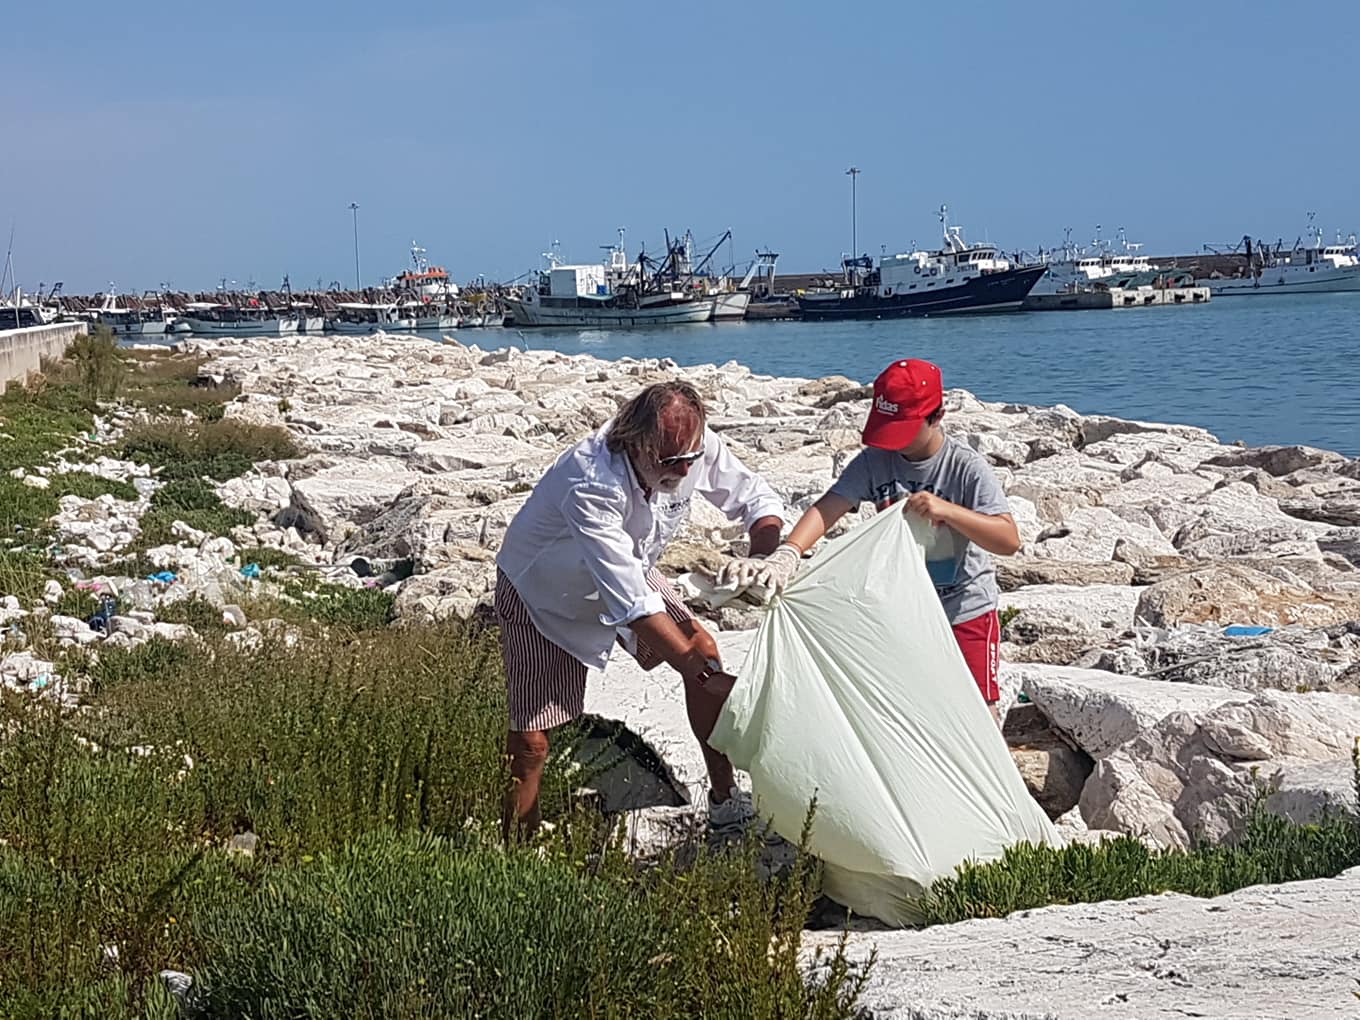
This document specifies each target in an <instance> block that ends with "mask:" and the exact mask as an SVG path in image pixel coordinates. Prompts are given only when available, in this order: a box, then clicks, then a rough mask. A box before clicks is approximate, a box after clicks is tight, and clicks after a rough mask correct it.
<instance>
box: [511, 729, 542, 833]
mask: <svg viewBox="0 0 1360 1020" xmlns="http://www.w3.org/2000/svg"><path fill="white" fill-rule="evenodd" d="M506 753H507V754H508V755H509V756H510V787H509V789H507V790H506V791H505V802H504V804H503V805H502V807H501V835H502V837H503V838H504V839H505V841H506V842H507V843H508V842H510V840H511V837H512V835H513V837H514V839H515V840H516V841H517V842H523V841H525V840H527V839H530V838H532V837H533V835H534V833H535V832H537V831H538V826H539V822H540V821H541V820H542V813H541V811H540V810H539V804H538V791H539V787H540V786H542V784H543V767H544V765H546V764H547V761H548V735H547V734H546V733H544V732H543V731H542V730H524V731H523V732H518V731H515V730H511V731H510V735H509V737H508V738H507V740H506Z"/></svg>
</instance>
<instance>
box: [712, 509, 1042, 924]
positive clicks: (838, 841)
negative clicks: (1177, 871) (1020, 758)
mask: <svg viewBox="0 0 1360 1020" xmlns="http://www.w3.org/2000/svg"><path fill="white" fill-rule="evenodd" d="M934 540H935V535H934V528H933V526H932V525H930V524H929V523H927V522H925V521H923V520H921V519H920V518H917V517H916V516H915V515H911V516H909V517H904V515H903V514H902V513H901V512H900V511H896V510H895V511H893V512H884V513H880V514H878V515H877V516H876V517H874V518H873V519H871V520H870V521H868V522H867V523H865V524H862V525H860V526H859V527H858V528H856V529H855V530H854V531H853V532H852V533H851V534H850V535H848V536H847V537H845V538H843V539H841V540H839V541H836V542H833V543H831V545H830V546H829V547H828V548H826V549H825V550H824V551H823V552H822V553H821V554H820V555H819V556H817V557H816V558H815V559H814V560H813V561H812V562H811V563H810V564H808V565H807V566H805V567H804V569H803V572H802V573H801V574H800V575H799V576H798V577H796V578H795V579H794V581H793V583H792V584H791V585H790V586H789V587H788V588H787V589H786V590H785V592H784V593H783V595H781V596H778V597H776V598H775V600H774V601H773V603H772V604H771V606H770V608H769V611H768V612H767V614H766V616H765V619H764V621H763V622H762V623H761V625H760V628H759V630H757V632H756V635H755V638H754V640H753V642H752V645H751V651H750V653H749V655H748V657H747V659H746V662H745V664H744V665H743V666H742V668H741V669H740V670H739V671H738V676H739V680H738V682H737V684H736V686H735V687H734V689H733V691H732V694H731V696H730V697H729V698H728V701H727V705H726V707H725V708H724V710H723V712H722V715H721V716H720V718H719V720H718V724H717V727H716V728H715V730H714V732H713V736H712V738H711V740H710V743H712V745H713V746H714V747H716V748H717V749H718V750H720V751H723V752H724V753H726V754H727V755H728V756H729V757H730V758H731V759H732V762H733V764H735V765H736V766H737V767H738V768H742V769H745V770H747V771H748V772H750V774H751V779H752V785H753V788H754V791H755V793H756V796H757V800H758V808H759V811H760V813H761V815H762V816H766V817H769V818H770V819H771V822H772V825H773V828H774V829H775V831H776V832H778V833H779V834H780V835H782V836H784V837H785V838H786V839H790V840H796V839H797V838H798V836H799V834H800V832H801V830H802V827H803V824H804V820H805V818H806V816H807V811H808V806H809V804H810V803H811V802H812V800H813V799H814V797H815V798H816V802H817V810H816V816H815V821H814V824H813V831H812V842H811V851H812V852H813V853H814V854H816V855H817V856H818V857H820V858H821V859H822V860H823V861H824V862H825V865H826V867H825V878H824V883H823V891H824V892H825V893H826V894H827V895H828V896H830V897H831V898H833V899H835V900H836V901H838V902H840V903H842V904H844V905H846V906H848V907H850V908H852V909H853V910H854V911H855V912H856V913H859V914H865V915H869V916H872V917H876V918H879V919H880V920H883V921H885V922H887V923H889V924H897V925H906V924H915V923H919V922H920V920H921V914H920V904H919V901H920V898H921V895H922V893H923V892H924V890H925V889H926V888H928V887H929V885H930V884H931V882H933V881H934V880H935V879H937V878H940V877H943V876H946V875H949V874H951V873H952V872H953V871H954V869H955V867H956V866H957V865H959V864H960V863H962V862H963V861H966V860H978V861H985V860H990V859H994V858H996V857H999V856H1000V855H1001V853H1002V851H1003V850H1004V849H1005V848H1006V847H1008V846H1011V845H1013V844H1015V843H1019V842H1024V841H1028V842H1032V843H1041V842H1054V841H1055V840H1056V835H1055V833H1054V831H1053V828H1052V826H1051V824H1050V823H1049V821H1048V818H1047V816H1046V815H1045V814H1044V813H1043V811H1042V810H1041V809H1040V808H1039V806H1038V805H1037V804H1036V803H1035V802H1034V800H1033V799H1032V798H1031V797H1030V795H1029V792H1028V791H1027V790H1026V788H1025V785H1024V782H1023V781H1022V780H1021V778H1020V775H1019V773H1018V771H1017V770H1016V767H1015V765H1014V763H1013V762H1012V761H1011V757H1010V753H1009V752H1008V751H1007V749H1006V744H1005V741H1004V740H1003V739H1002V737H1001V734H1000V733H999V732H998V731H997V728H996V724H995V723H994V722H993V721H992V718H991V715H990V714H989V713H988V711H987V706H986V704H985V703H984V702H983V700H982V695H981V694H980V693H979V691H978V689H977V685H976V684H975V683H974V681H973V677H972V674H971V673H970V672H969V670H968V666H967V665H966V664H965V662H964V660H963V655H962V653H961V652H960V651H959V647H958V645H957V643H956V642H955V640H954V635H953V632H952V631H951V629H950V627H949V623H948V620H947V619H946V618H945V615H944V610H943V608H942V607H941V605H940V601H939V599H938V597H937V596H936V594H935V589H934V587H933V585H932V584H931V581H930V577H929V575H928V574H927V572H926V565H925V557H924V550H925V548H926V547H927V546H928V545H929V544H930V543H932V542H933V541H934Z"/></svg>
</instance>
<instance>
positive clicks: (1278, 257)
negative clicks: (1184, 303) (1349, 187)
mask: <svg viewBox="0 0 1360 1020" xmlns="http://www.w3.org/2000/svg"><path fill="white" fill-rule="evenodd" d="M1309 219H1310V222H1309V227H1308V235H1307V237H1308V239H1307V241H1304V239H1303V238H1300V239H1299V240H1298V241H1296V242H1295V243H1294V247H1293V248H1291V249H1289V250H1288V251H1285V250H1284V248H1283V245H1279V244H1277V245H1275V246H1274V247H1273V248H1272V247H1270V246H1268V245H1267V246H1264V247H1261V246H1258V244H1257V243H1256V242H1254V241H1253V239H1252V238H1250V237H1245V238H1243V242H1244V246H1245V251H1244V253H1243V259H1242V267H1241V269H1240V270H1239V271H1238V274H1237V275H1235V276H1220V275H1217V274H1214V275H1210V276H1207V277H1202V278H1200V279H1197V280H1195V284H1196V285H1197V286H1200V287H1208V288H1209V291H1210V293H1212V294H1213V296H1214V297H1245V296H1249V295H1260V294H1338V293H1347V292H1355V291H1360V256H1358V255H1357V251H1356V239H1355V235H1354V234H1352V235H1350V236H1349V237H1348V238H1346V239H1345V240H1344V241H1343V240H1341V239H1338V241H1337V243H1336V244H1323V242H1322V230H1321V229H1320V228H1317V227H1315V226H1313V224H1312V222H1311V219H1312V218H1311V216H1310V217H1309Z"/></svg>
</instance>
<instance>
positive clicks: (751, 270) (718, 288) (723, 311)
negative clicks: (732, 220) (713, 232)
mask: <svg viewBox="0 0 1360 1020" xmlns="http://www.w3.org/2000/svg"><path fill="white" fill-rule="evenodd" d="M731 236H732V232H731V231H730V230H729V231H726V232H725V233H724V234H723V235H722V237H720V238H718V242H717V244H715V245H714V246H713V250H712V251H710V252H709V253H708V255H706V256H705V257H704V258H703V259H702V260H701V261H700V262H699V264H698V266H696V267H695V269H694V278H695V281H696V283H697V284H700V285H701V286H702V290H703V293H704V295H705V296H706V297H709V298H712V300H713V319H714V321H715V322H719V321H729V322H730V321H733V320H737V319H744V318H746V311H747V309H748V308H750V306H751V296H752V295H751V281H752V280H753V279H755V276H756V273H757V272H760V271H768V272H769V273H770V274H771V275H773V271H774V263H773V261H772V259H774V258H778V256H775V255H771V254H770V253H768V252H767V253H761V252H757V253H756V256H755V258H754V259H752V260H751V264H750V266H748V267H747V270H746V275H745V276H743V277H742V278H741V280H740V281H734V280H733V279H732V275H733V273H732V271H730V270H729V271H728V272H724V273H720V274H718V275H716V276H709V275H706V274H705V272H704V270H705V267H706V266H707V264H708V263H709V262H710V261H711V259H712V257H713V254H714V252H716V251H717V250H718V246H719V245H721V244H722V243H723V242H724V241H726V240H728V239H730V238H731ZM689 244H690V240H689V234H688V233H686V235H685V246H686V253H687V254H688V250H689Z"/></svg>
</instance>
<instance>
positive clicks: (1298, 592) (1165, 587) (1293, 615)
mask: <svg viewBox="0 0 1360 1020" xmlns="http://www.w3.org/2000/svg"><path fill="white" fill-rule="evenodd" d="M1136 614H1137V617H1138V619H1139V620H1142V621H1144V622H1146V623H1149V624H1152V625H1153V626H1159V627H1170V626H1175V625H1176V624H1181V623H1205V622H1215V623H1225V624H1228V623H1237V624H1247V625H1263V626H1284V625H1287V624H1292V623H1302V624H1307V625H1309V626H1313V627H1325V626H1328V625H1329V624H1332V623H1337V622H1341V621H1345V620H1347V619H1353V618H1355V617H1356V616H1357V615H1360V599H1356V598H1354V597H1342V596H1337V595H1328V594H1321V593H1319V592H1316V591H1313V590H1311V589H1307V588H1300V587H1297V586H1295V585H1291V584H1288V583H1286V582H1283V581H1281V580H1279V579H1278V578H1275V577H1273V576H1271V575H1269V574H1266V573H1263V572H1261V571H1259V570H1252V569H1250V568H1248V567H1243V566H1239V565H1236V564H1231V563H1219V564H1215V565H1213V566H1207V567H1204V568H1202V569H1199V570H1189V571H1184V572H1182V573H1179V574H1175V575H1173V576H1171V577H1168V578H1166V579H1164V580H1161V581H1158V582H1157V583H1156V584H1154V585H1152V586H1151V587H1150V588H1147V589H1145V590H1144V591H1143V593H1142V595H1141V596H1140V597H1139V599H1138V605H1137V609H1136Z"/></svg>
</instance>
